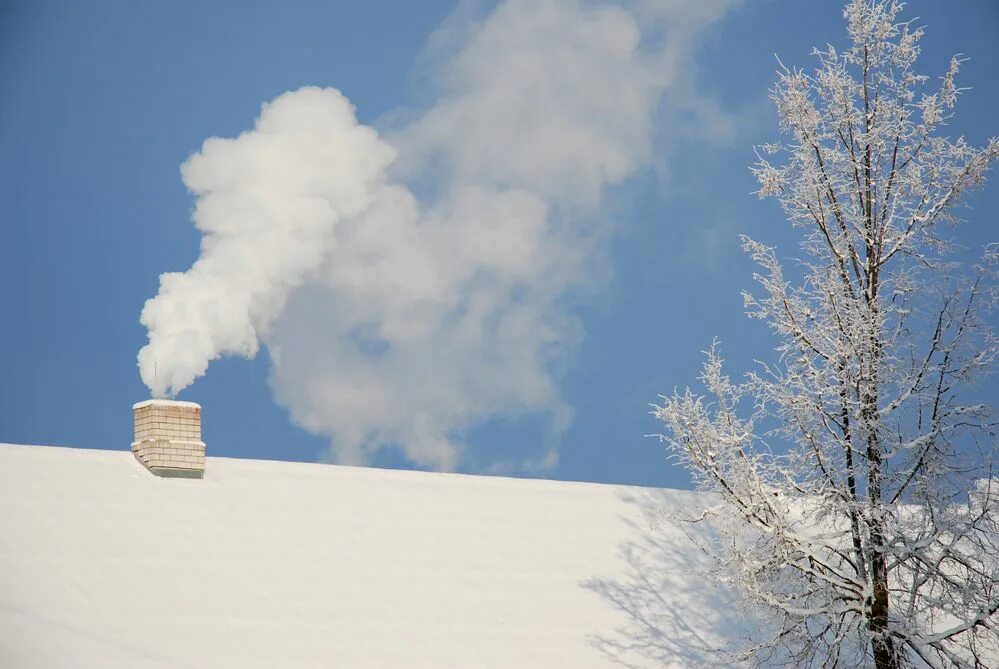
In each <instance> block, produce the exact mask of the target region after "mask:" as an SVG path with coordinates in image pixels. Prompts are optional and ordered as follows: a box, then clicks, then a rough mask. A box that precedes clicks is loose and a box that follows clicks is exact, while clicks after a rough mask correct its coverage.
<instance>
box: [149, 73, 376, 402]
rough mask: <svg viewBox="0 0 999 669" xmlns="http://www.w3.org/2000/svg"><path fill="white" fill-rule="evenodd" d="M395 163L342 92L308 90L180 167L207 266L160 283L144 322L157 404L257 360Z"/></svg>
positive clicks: (201, 262)
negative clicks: (340, 233) (223, 361)
mask: <svg viewBox="0 0 999 669" xmlns="http://www.w3.org/2000/svg"><path fill="white" fill-rule="evenodd" d="M394 157H395V153H394V151H393V150H392V149H391V148H390V147H389V146H388V145H387V144H385V143H384V142H382V141H381V140H380V139H378V135H377V133H375V131H374V130H372V129H371V128H368V127H366V126H362V125H358V123H357V119H356V118H354V110H353V107H351V105H350V103H349V102H348V101H347V99H346V98H344V97H343V95H341V94H340V93H339V92H338V91H335V90H331V89H327V90H321V89H318V88H303V89H301V90H299V91H296V92H294V93H285V94H284V95H281V96H280V97H278V98H277V99H275V100H274V101H273V102H271V103H270V104H266V105H264V107H263V109H262V111H261V113H260V118H258V119H257V124H256V127H255V128H254V130H252V131H250V132H246V133H244V134H242V135H240V136H239V137H238V138H236V139H231V140H230V139H218V138H212V139H209V140H208V141H206V142H205V143H204V146H202V148H201V152H200V153H197V154H195V155H193V156H191V158H189V159H188V160H187V162H185V163H184V165H183V166H182V167H181V175H182V177H183V179H184V184H185V185H186V186H187V187H188V188H189V189H190V190H191V192H192V193H194V194H195V195H196V196H197V205H196V207H195V210H194V215H193V219H194V223H195V225H197V227H198V229H199V230H201V231H202V233H204V238H203V239H202V242H201V257H200V258H198V260H197V261H196V262H195V263H194V266H193V267H191V269H189V270H188V271H187V272H184V273H183V274H181V273H177V272H169V273H166V274H163V275H161V276H160V291H159V294H158V295H157V296H156V297H155V298H153V299H151V300H149V301H147V302H146V305H145V308H143V310H142V316H141V318H140V321H141V322H142V324H143V325H145V326H146V327H147V328H148V329H149V344H147V345H146V346H145V347H144V348H143V349H142V350H141V351H139V370H140V373H141V375H142V381H143V382H144V383H145V384H146V385H147V386H148V387H149V389H150V390H151V391H152V393H153V396H155V397H162V396H165V395H167V394H171V395H173V394H176V393H177V392H179V391H181V390H183V389H184V388H186V387H187V386H189V385H190V384H191V383H192V382H193V381H194V379H196V378H197V377H199V376H201V375H203V374H204V373H205V370H206V369H207V367H208V363H209V362H210V361H211V360H214V359H216V358H218V357H220V356H223V355H240V356H243V357H247V358H252V357H253V356H254V355H256V353H257V349H258V337H259V336H260V335H261V334H262V333H264V332H266V331H267V328H268V327H269V326H270V324H271V323H272V322H273V320H274V319H275V318H276V317H277V316H278V314H279V313H280V312H281V309H282V307H283V306H284V303H285V300H286V298H287V296H288V293H289V292H290V291H291V290H293V289H294V288H295V287H297V286H299V285H300V284H302V282H303V281H306V280H307V279H308V278H309V276H310V275H311V274H312V273H313V272H315V271H316V269H317V268H319V266H320V265H321V264H322V263H323V261H324V260H325V259H326V257H327V256H328V255H329V252H330V250H331V249H332V246H333V244H334V227H335V226H336V225H337V223H339V222H340V221H342V220H343V219H344V218H348V217H352V216H356V215H358V214H359V213H361V212H362V211H364V210H365V209H366V208H367V207H368V206H369V205H370V204H371V201H372V199H373V194H374V191H375V189H376V187H377V185H378V183H379V182H380V181H381V179H382V178H383V175H384V171H385V168H386V167H388V165H389V163H390V162H392V160H393V158H394Z"/></svg>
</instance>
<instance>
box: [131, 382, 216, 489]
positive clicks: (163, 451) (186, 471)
mask: <svg viewBox="0 0 999 669" xmlns="http://www.w3.org/2000/svg"><path fill="white" fill-rule="evenodd" d="M132 410H133V412H134V413H135V441H133V442H132V452H133V453H134V454H135V457H136V458H137V459H138V460H139V462H141V463H142V464H143V465H145V466H146V468H147V469H148V470H149V471H151V472H152V473H153V474H156V475H157V476H174V477H182V478H196V479H200V478H202V477H203V476H204V475H205V442H203V441H201V405H200V404H195V403H194V402H176V401H173V400H146V401H145V402H139V403H138V404H135V405H133V406H132Z"/></svg>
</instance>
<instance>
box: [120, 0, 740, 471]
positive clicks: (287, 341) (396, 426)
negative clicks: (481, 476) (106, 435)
mask: <svg viewBox="0 0 999 669" xmlns="http://www.w3.org/2000/svg"><path fill="white" fill-rule="evenodd" d="M726 6H727V3H726V2H724V1H715V2H712V1H711V0H705V1H704V2H699V3H697V4H696V5H691V4H690V3H688V2H685V1H682V0H641V1H636V2H625V3H621V4H616V5H605V6H599V5H596V4H595V3H589V2H580V1H578V0H531V1H523V0H509V1H507V2H502V3H500V4H499V5H497V6H496V7H495V8H494V9H493V10H491V11H489V12H488V13H486V14H485V15H481V16H470V15H467V14H466V13H462V12H461V11H459V12H457V13H456V15H455V16H454V17H452V18H451V19H450V20H448V21H447V22H445V24H444V26H442V27H441V28H440V29H439V30H438V31H437V33H436V34H435V35H434V36H433V38H432V40H431V46H430V48H429V49H428V52H427V56H426V60H427V62H429V63H430V64H431V74H432V77H431V86H432V89H431V90H430V91H429V93H430V96H429V97H430V98H431V99H433V100H434V102H433V103H432V104H430V105H429V106H428V107H426V108H425V109H422V110H418V111H416V112H414V111H413V110H408V111H406V110H404V111H403V112H401V113H398V114H393V115H392V116H391V118H394V119H399V118H402V119H405V121H404V122H403V123H396V124H394V125H392V126H390V127H388V128H387V130H386V131H384V132H383V135H384V136H385V138H386V139H380V138H379V137H378V135H377V134H376V133H375V131H374V130H372V129H371V128H368V127H365V126H363V125H359V124H358V123H357V120H356V119H355V117H354V113H353V110H352V108H351V106H350V104H349V103H348V102H347V100H346V99H344V97H343V96H342V95H341V94H340V93H338V92H337V91H334V90H320V89H316V88H305V89H301V90H298V91H294V92H290V93H286V94H284V95H282V96H280V97H278V98H277V99H276V100H274V101H273V102H271V103H269V104H267V105H264V108H263V110H262V112H261V115H260V118H259V119H258V121H257V123H256V127H255V128H254V129H253V130H251V131H249V132H247V133H245V134H243V135H241V136H240V137H238V138H236V139H210V140H208V141H207V142H205V144H204V146H203V148H202V150H201V151H200V152H199V153H198V154H196V155H194V156H193V157H191V158H190V159H189V160H188V161H187V162H186V163H185V164H184V166H183V168H182V176H183V179H184V183H185V184H186V185H187V186H188V188H189V189H190V190H191V192H192V193H193V194H194V196H195V198H196V206H195V213H194V223H195V225H196V226H197V227H198V229H199V230H201V232H202V233H203V235H204V238H203V242H202V248H201V255H200V257H199V258H198V259H197V261H196V262H195V263H194V265H193V266H192V267H191V269H189V270H188V271H187V272H184V273H168V274H164V275H162V277H161V280H160V291H159V294H158V295H157V296H156V297H155V298H153V299H151V300H149V301H148V302H147V303H146V306H145V309H144V310H143V312H142V317H141V320H142V323H143V324H144V325H145V326H146V327H147V328H148V330H149V344H148V345H147V346H146V347H145V348H143V349H142V351H141V352H140V353H139V367H140V371H141V374H142V379H143V381H144V382H145V383H146V385H148V386H149V388H150V390H151V391H152V392H153V394H154V395H155V396H162V395H173V394H176V393H177V392H180V391H181V390H183V389H184V388H185V387H186V386H188V385H189V384H190V383H192V382H193V381H194V380H195V379H196V378H197V377H198V376H200V375H202V374H204V373H205V371H206V369H207V367H208V364H209V363H210V362H211V361H212V360H214V359H216V358H218V357H220V356H225V355H238V356H244V357H252V356H254V355H255V354H256V352H257V351H258V348H259V347H260V346H265V347H266V348H267V351H268V354H269V358H270V360H271V363H272V367H271V373H270V387H271V391H272V393H273V396H274V399H275V401H276V402H277V403H278V404H280V405H281V406H283V407H285V408H286V409H287V410H288V412H289V415H290V417H291V419H292V421H294V422H295V423H296V424H297V425H299V426H301V427H302V428H304V429H306V430H308V431H309V432H312V433H315V434H321V435H324V436H326V437H328V438H329V443H330V450H329V453H328V456H329V459H330V460H332V461H336V462H345V463H355V464H363V463H367V462H370V461H371V459H372V457H373V456H374V455H375V454H376V453H377V452H378V451H379V450H381V449H384V448H397V449H399V450H400V451H401V452H402V453H403V454H404V455H405V456H406V457H407V458H408V459H409V460H410V461H411V462H413V463H414V464H416V465H419V466H424V467H429V468H434V469H440V470H453V469H460V468H465V469H474V470H477V471H483V470H488V471H494V472H514V471H542V470H544V469H548V468H551V467H552V466H554V465H555V464H556V463H557V461H558V452H557V448H556V447H557V445H558V435H559V434H560V432H561V431H563V430H564V429H565V428H566V427H567V426H568V425H569V424H570V422H571V418H572V411H571V408H570V407H569V406H567V405H566V403H565V402H564V400H563V398H562V394H561V391H560V388H559V380H560V379H559V375H558V372H557V371H556V370H559V369H564V367H565V364H564V363H565V362H566V360H567V358H568V357H569V356H571V353H572V351H573V349H574V346H575V344H576V343H577V342H578V341H579V339H580V335H581V332H582V328H581V325H580V323H579V321H578V318H577V317H576V316H575V315H574V313H573V311H572V310H571V309H570V307H569V306H568V305H571V304H572V303H573V301H578V299H579V297H580V296H581V295H584V294H586V292H587V291H590V290H593V289H594V288H596V287H599V284H600V282H601V281H602V279H603V278H605V277H606V276H607V271H606V270H607V268H606V259H607V254H606V253H604V251H603V249H604V248H606V247H607V245H608V244H607V242H608V240H609V237H610V234H611V232H612V230H613V225H612V224H611V217H610V216H608V214H607V211H606V210H605V207H604V200H605V198H604V195H605V192H606V191H607V189H608V188H609V187H613V186H614V185H616V184H619V183H621V182H623V181H624V180H626V179H627V178H628V177H630V176H632V175H634V174H635V173H636V172H638V171H640V170H642V169H646V168H648V167H649V166H650V165H651V164H652V162H653V160H655V157H656V150H655V147H656V146H657V144H656V142H657V141H658V140H659V134H658V132H657V127H658V128H665V129H667V130H668V131H669V132H672V133H676V134H686V135H689V134H691V133H699V134H700V135H701V136H705V135H711V134H716V135H723V134H724V133H726V132H729V131H730V128H729V127H727V126H726V121H727V119H726V118H725V117H724V115H723V114H721V113H720V112H719V111H718V110H717V109H716V108H715V107H714V106H713V105H712V103H711V102H710V100H709V99H706V98H704V97H703V96H699V95H698V94H697V89H696V86H695V85H694V82H695V81H696V77H695V76H692V75H691V73H690V71H689V66H687V65H684V64H687V63H690V62H691V61H692V58H691V53H692V51H691V50H692V46H691V45H692V44H693V42H694V38H695V37H696V35H697V34H699V32H700V31H701V30H702V29H703V28H704V27H705V26H706V25H708V24H710V23H711V22H713V21H715V20H717V19H718V18H719V17H720V16H721V15H722V14H723V13H724V10H725V8H726ZM685 68H686V69H685ZM690 119H695V121H696V122H691V120H690ZM396 156H397V159H396ZM532 416H533V417H541V418H542V419H543V420H544V421H545V422H546V423H547V425H548V434H547V439H546V438H545V435H541V436H539V438H538V441H539V442H540V443H539V444H537V445H535V447H534V448H533V450H531V449H522V450H527V451H528V452H525V453H517V454H516V455H513V456H510V455H508V456H507V458H506V459H504V460H497V459H495V458H494V457H490V454H483V453H481V452H477V451H476V449H475V447H474V446H471V445H469V444H468V443H467V441H466V438H467V435H468V434H469V432H470V431H471V430H473V429H474V428H475V427H476V426H478V425H482V424H484V423H486V422H488V421H491V420H496V419H504V420H517V419H520V418H524V417H532Z"/></svg>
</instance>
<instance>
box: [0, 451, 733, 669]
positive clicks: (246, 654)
mask: <svg viewBox="0 0 999 669" xmlns="http://www.w3.org/2000/svg"><path fill="white" fill-rule="evenodd" d="M701 503H703V498H701V497H699V496H698V494H696V493H690V492H681V491H664V490H647V489H640V488H626V487H620V486H610V485H600V484H587V483H571V482H555V481H540V480H523V479H508V478H500V477H480V476H467V475H459V474H436V473H425V472H410V471H391V470H382V469H366V468H357V467H342V466H333V465H323V464H305V463H289V462H269V461H259V460H237V459H228V458H208V462H207V466H206V472H205V478H204V479H203V480H186V479H162V478H157V477H155V476H153V475H151V474H150V473H149V472H148V471H146V470H145V469H144V468H143V467H142V465H141V464H139V463H138V462H137V461H136V460H135V459H134V458H133V457H132V455H131V453H129V452H126V451H97V450H82V449H70V448H55V447H39V446H14V445H0V522H2V530H0V666H5V667H39V668H41V667H44V668H46V669H52V668H58V667H74V668H79V667H108V668H115V667H123V668H124V667H128V668H133V667H216V666H218V667H221V666H226V667H241V668H242V667H273V666H294V667H332V666H337V667H356V668H361V667H402V666H405V667H511V666H516V667H546V668H550V667H570V666H571V667H610V666H619V665H618V664H617V663H616V661H617V660H621V659H622V658H624V657H625V656H626V655H627V656H629V657H632V658H633V659H632V661H634V662H636V664H638V666H643V665H642V664H640V663H639V661H640V660H642V661H644V660H643V656H644V659H648V658H653V659H656V658H658V659H659V660H665V661H667V664H672V665H674V666H689V665H690V664H691V663H692V662H693V661H694V660H696V659H698V658H699V657H700V651H699V650H697V649H698V648H699V647H703V646H705V645H708V646H711V645H716V644H717V643H719V642H720V641H721V640H722V638H723V637H724V635H725V634H726V633H729V632H730V631H731V630H732V629H734V628H735V627H737V622H736V620H735V619H734V617H733V616H734V614H732V613H730V612H729V611H730V609H729V608H728V607H727V606H726V605H725V604H724V600H723V598H722V596H721V595H719V594H718V593H714V591H713V590H712V589H711V588H710V587H708V586H707V585H706V584H704V583H701V582H700V581H699V580H698V579H696V578H695V577H694V576H693V570H694V569H695V568H696V567H697V566H698V564H699V563H698V556H697V554H696V552H695V551H692V550H691V549H689V548H684V547H683V546H684V545H685V544H684V543H683V541H682V539H681V538H680V536H679V533H678V531H677V530H675V529H673V528H672V527H671V526H670V525H669V524H664V525H662V526H661V527H659V528H658V529H654V527H653V526H654V525H655V521H654V518H655V514H656V513H658V512H660V511H661V509H662V508H664V506H668V505H672V504H676V505H681V506H687V507H695V508H696V507H697V506H699V505H700V504H701ZM713 593H714V594H713ZM628 648H630V650H628Z"/></svg>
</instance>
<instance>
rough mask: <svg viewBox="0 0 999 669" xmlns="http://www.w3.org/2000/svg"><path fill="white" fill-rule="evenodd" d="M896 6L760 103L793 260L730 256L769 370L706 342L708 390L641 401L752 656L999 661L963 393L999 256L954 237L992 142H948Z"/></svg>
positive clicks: (979, 488) (998, 151)
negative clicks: (743, 615)
mask: <svg viewBox="0 0 999 669" xmlns="http://www.w3.org/2000/svg"><path fill="white" fill-rule="evenodd" d="M900 10H901V3H898V2H891V1H883V0H882V1H871V0H854V1H853V2H851V3H850V4H849V5H848V6H847V7H846V9H845V11H844V16H845V19H846V24H847V28H848V32H849V37H850V39H851V44H850V46H849V48H847V49H846V50H845V51H842V52H841V51H837V50H835V49H834V48H832V47H827V48H825V49H822V50H816V51H815V52H814V55H815V57H816V58H817V60H818V64H817V68H816V70H815V72H814V73H811V74H809V73H806V72H804V71H801V70H797V69H786V68H784V67H783V66H782V70H781V71H780V72H779V75H778V81H777V84H776V86H775V87H774V89H773V91H772V97H773V99H774V101H775V103H776V106H777V111H778V115H779V118H780V129H781V131H782V133H783V136H784V137H785V141H784V142H783V143H780V144H774V145H768V146H763V147H760V148H759V149H758V155H759V162H758V163H757V164H756V165H755V166H754V167H753V171H754V173H755V174H756V176H757V177H758V179H759V182H760V184H761V188H760V191H759V194H760V196H761V197H774V198H776V199H777V201H779V202H780V204H781V206H782V208H783V211H784V213H785V215H786V217H787V219H788V220H789V221H790V223H791V224H792V226H794V228H795V229H796V230H798V231H800V233H801V239H802V241H801V252H800V259H799V260H797V261H796V262H795V263H794V264H793V265H788V266H786V265H785V264H782V262H781V261H780V259H779V258H778V255H777V253H776V251H775V249H773V248H770V247H768V246H765V245H763V244H761V243H759V242H757V241H753V240H751V239H748V238H744V247H745V250H746V251H747V252H748V253H749V254H751V256H752V257H753V258H754V259H755V260H756V261H757V262H758V263H759V267H760V268H761V269H760V271H759V273H758V274H757V276H756V279H757V281H758V284H759V288H758V290H757V291H756V292H755V293H753V294H751V293H746V294H745V303H746V306H747V309H748V311H749V315H750V316H751V317H754V318H759V319H762V320H764V321H766V322H767V323H768V324H769V326H770V327H771V328H772V330H773V332H774V333H775V334H776V336H777V338H778V341H779V344H778V346H777V349H776V352H777V357H776V359H775V360H774V361H773V362H772V363H770V364H763V365H762V366H761V367H760V369H759V370H758V371H756V372H755V373H751V374H749V375H747V377H746V378H745V379H744V380H743V381H742V382H738V383H737V382H733V381H732V380H730V379H729V377H727V376H726V375H725V374H724V373H723V371H722V362H721V359H720V356H719V353H718V350H717V348H716V347H715V346H714V345H713V346H712V347H711V349H710V350H709V351H708V353H707V361H706V364H705V367H704V372H703V375H702V377H701V380H702V381H703V383H704V385H705V388H706V392H705V394H704V395H700V394H697V393H694V392H692V391H690V390H687V391H686V392H683V393H674V394H673V396H671V397H663V399H662V403H661V405H657V406H656V407H655V412H654V413H655V415H656V416H657V417H658V418H659V419H660V420H662V421H663V423H665V430H664V434H663V435H662V436H661V438H662V440H663V441H664V442H665V443H666V444H667V445H668V448H669V450H670V452H671V454H672V455H673V456H674V457H676V458H677V459H678V460H679V461H680V462H682V463H683V464H684V465H686V466H687V467H688V468H689V469H690V471H691V472H692V474H693V476H694V478H695V480H696V481H697V482H698V484H699V485H700V486H702V487H703V488H705V489H707V490H710V491H714V492H715V493H717V497H716V498H717V499H718V500H719V503H718V504H717V506H714V507H712V508H709V509H708V510H707V512H706V513H705V515H704V516H703V518H704V519H708V520H710V521H711V522H712V524H713V525H714V526H716V527H717V528H720V532H719V533H718V534H717V535H716V536H718V537H719V538H718V540H717V542H715V543H712V544H711V545H709V546H706V548H708V549H710V550H712V551H713V553H714V555H716V557H717V558H718V565H719V573H720V574H722V575H723V576H725V577H726V578H727V579H728V580H729V582H731V583H732V584H733V585H734V586H735V587H737V588H738V589H739V591H740V592H742V593H744V594H745V595H746V596H747V598H748V599H749V600H750V601H752V602H755V603H756V604H757V605H758V606H759V605H761V606H762V607H764V608H763V610H764V611H765V612H766V613H767V615H765V616H764V620H768V621H772V628H770V629H769V630H767V633H766V635H765V636H764V637H762V638H760V639H758V640H754V642H753V643H752V644H751V645H749V646H748V647H747V648H746V649H744V652H745V657H746V658H750V659H756V660H762V661H764V662H766V663H779V662H783V663H786V664H789V665H794V666H874V667H878V668H879V669H889V668H891V669H894V668H897V667H909V666H931V667H966V666H967V667H985V666H993V667H995V666H999V664H994V663H997V662H999V613H997V611H999V527H997V523H999V473H996V472H994V471H993V467H994V466H995V465H996V459H995V454H996V435H995V431H994V429H995V423H994V422H993V419H992V418H991V417H990V412H989V407H988V406H987V404H985V403H979V402H975V401H972V399H969V398H973V397H975V396H976V394H975V393H976V390H975V386H974V382H976V381H981V380H982V379H983V378H987V377H988V375H989V373H990V372H992V371H993V369H994V365H995V362H996V356H997V353H999V345H997V338H996V335H995V333H994V331H993V329H992V327H991V326H990V319H991V318H992V316H990V314H992V313H994V312H993V307H994V306H995V304H996V297H997V292H996V282H995V279H996V276H997V275H996V272H995V271H994V269H995V267H996V265H995V261H996V260H997V258H999V246H996V245H992V246H990V247H988V248H986V249H985V250H984V254H983V256H982V258H981V260H980V261H971V262H967V261H966V262H965V263H964V264H962V263H959V262H956V259H957V258H959V257H961V253H964V254H965V255H967V253H966V251H962V250H961V249H959V248H957V247H956V246H954V245H953V244H952V243H951V242H950V241H949V240H948V235H949V234H950V233H951V230H952V226H953V225H954V224H956V223H958V222H959V221H958V218H957V215H956V208H957V206H958V205H960V204H961V200H962V196H963V195H964V194H965V193H967V192H968V191H969V190H971V189H974V188H975V187H978V186H980V185H981V184H982V183H983V180H984V176H985V172H986V170H987V169H988V168H989V166H990V164H991V162H992V161H993V160H994V159H995V158H996V157H997V155H999V141H997V140H996V139H992V140H991V141H989V142H988V144H987V146H985V147H984V148H976V147H974V146H971V145H969V144H968V143H967V142H966V141H965V140H964V139H963V138H958V139H956V140H954V139H948V138H946V137H945V136H943V132H944V130H945V128H946V125H947V122H948V119H950V118H951V116H952V114H953V112H954V108H955V105H956V103H957V101H958V98H959V94H960V93H961V89H960V88H958V86H957V83H956V76H957V73H958V68H959V66H960V64H961V61H960V59H958V58H954V59H952V60H951V62H950V67H949V69H948V70H947V71H946V73H945V74H944V75H943V76H942V78H941V79H940V80H939V81H935V80H934V81H931V80H930V79H929V78H927V77H925V76H922V75H919V74H917V73H916V71H915V70H914V65H915V62H916V58H917V56H918V55H919V40H920V38H921V37H922V34H923V31H922V29H921V28H916V27H915V26H913V25H912V24H911V23H909V22H904V21H902V20H901V19H900ZM977 396H981V392H980V391H978V395H977ZM688 520H692V521H696V520H698V519H688ZM990 663H993V664H991V665H990Z"/></svg>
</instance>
